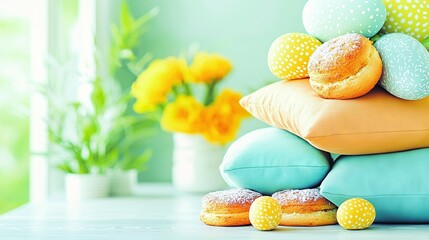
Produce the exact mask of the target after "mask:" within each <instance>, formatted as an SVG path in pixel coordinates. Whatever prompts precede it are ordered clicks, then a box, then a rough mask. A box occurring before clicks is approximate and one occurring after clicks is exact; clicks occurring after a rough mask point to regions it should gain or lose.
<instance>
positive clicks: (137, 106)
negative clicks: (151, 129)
mask: <svg viewBox="0 0 429 240" xmlns="http://www.w3.org/2000/svg"><path fill="white" fill-rule="evenodd" d="M133 109H134V111H135V112H136V113H146V112H155V111H156V104H152V103H147V102H144V101H141V100H137V101H136V103H134V105H133Z"/></svg>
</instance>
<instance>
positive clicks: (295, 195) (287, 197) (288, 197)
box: [273, 188, 323, 205]
mask: <svg viewBox="0 0 429 240" xmlns="http://www.w3.org/2000/svg"><path fill="white" fill-rule="evenodd" d="M273 198H274V199H276V200H277V202H279V203H280V205H286V204H288V203H289V202H291V201H298V202H299V203H307V202H310V201H317V200H318V199H320V198H323V196H322V195H321V194H320V191H319V189H317V188H312V189H303V190H284V191H280V192H276V193H274V194H273Z"/></svg>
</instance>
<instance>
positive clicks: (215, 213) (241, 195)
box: [200, 188, 262, 226]
mask: <svg viewBox="0 0 429 240" xmlns="http://www.w3.org/2000/svg"><path fill="white" fill-rule="evenodd" d="M261 196H262V194H260V193H258V192H254V191H252V190H249V189H243V188H238V189H230V190H225V191H218V192H212V193H208V194H206V195H205V196H204V197H203V209H202V211H201V214H200V219H201V221H203V222H204V223H205V224H207V225H212V226H244V225H250V220H249V209H250V205H252V203H253V201H255V199H257V198H259V197H261Z"/></svg>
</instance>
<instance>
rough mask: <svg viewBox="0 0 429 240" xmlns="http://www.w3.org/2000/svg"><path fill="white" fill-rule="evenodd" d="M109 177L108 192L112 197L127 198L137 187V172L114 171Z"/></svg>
mask: <svg viewBox="0 0 429 240" xmlns="http://www.w3.org/2000/svg"><path fill="white" fill-rule="evenodd" d="M109 175H110V192H111V194H112V195H114V196H129V195H133V194H134V190H135V188H136V186H137V175H138V172H137V170H128V171H122V170H114V171H112V172H110V173H109Z"/></svg>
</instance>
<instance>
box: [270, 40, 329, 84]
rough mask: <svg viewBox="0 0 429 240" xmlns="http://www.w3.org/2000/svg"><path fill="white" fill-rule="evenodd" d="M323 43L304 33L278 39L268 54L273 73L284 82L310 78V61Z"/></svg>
mask: <svg viewBox="0 0 429 240" xmlns="http://www.w3.org/2000/svg"><path fill="white" fill-rule="evenodd" d="M320 45H322V43H321V42H320V41H319V40H317V39H316V38H314V37H312V36H310V35H307V34H304V33H288V34H284V35H282V36H280V37H279V38H277V39H276V40H275V41H274V42H273V43H272V44H271V47H270V50H269V52H268V66H269V68H270V70H271V72H272V73H273V74H274V75H275V76H276V77H278V78H280V79H284V80H290V79H301V78H307V77H308V70H307V65H308V60H309V59H310V56H311V55H312V54H313V53H314V51H315V50H316V48H317V47H318V46H320Z"/></svg>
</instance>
